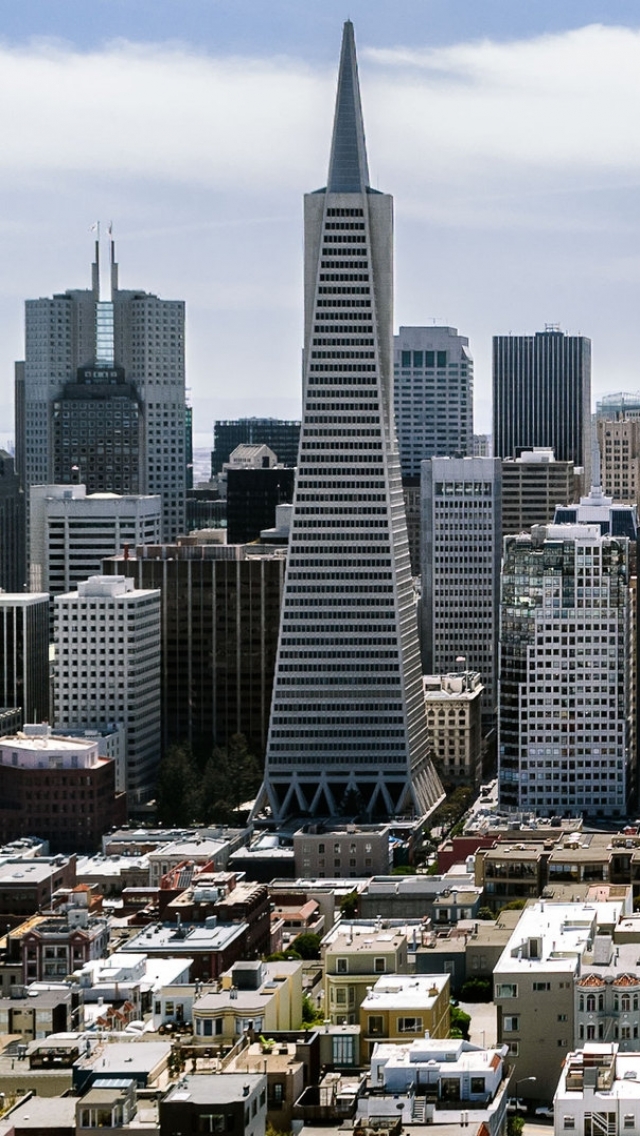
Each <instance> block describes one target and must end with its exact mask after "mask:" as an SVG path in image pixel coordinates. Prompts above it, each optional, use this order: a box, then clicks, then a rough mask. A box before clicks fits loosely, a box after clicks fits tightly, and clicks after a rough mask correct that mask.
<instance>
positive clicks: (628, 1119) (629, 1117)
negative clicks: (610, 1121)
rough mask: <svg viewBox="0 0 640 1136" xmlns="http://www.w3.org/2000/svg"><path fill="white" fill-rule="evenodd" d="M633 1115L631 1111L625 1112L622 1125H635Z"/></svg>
mask: <svg viewBox="0 0 640 1136" xmlns="http://www.w3.org/2000/svg"><path fill="white" fill-rule="evenodd" d="M635 1121H636V1118H635V1115H634V1113H633V1112H625V1114H624V1127H625V1128H633V1127H634V1126H635Z"/></svg>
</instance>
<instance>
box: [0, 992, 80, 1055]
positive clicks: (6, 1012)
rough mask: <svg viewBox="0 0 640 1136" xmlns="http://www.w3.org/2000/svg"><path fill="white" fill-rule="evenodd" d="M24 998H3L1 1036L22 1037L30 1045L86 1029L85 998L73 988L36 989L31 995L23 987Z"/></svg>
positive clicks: (0, 1007)
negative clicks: (42, 1039)
mask: <svg viewBox="0 0 640 1136" xmlns="http://www.w3.org/2000/svg"><path fill="white" fill-rule="evenodd" d="M17 992H18V991H17V990H16V991H15V992H14V994H15V993H17ZM20 994H21V997H15V996H12V997H10V998H0V1034H19V1035H20V1036H21V1037H22V1039H23V1041H25V1042H29V1041H35V1040H36V1039H40V1038H44V1037H48V1036H49V1034H52V1033H67V1032H68V1031H73V1032H75V1031H79V1030H81V1029H82V1028H83V1024H84V1016H83V1009H84V1007H83V1000H82V996H81V994H80V993H79V992H78V991H77V990H76V991H74V990H72V988H71V987H70V986H46V987H44V986H37V985H32V986H30V987H29V989H28V991H27V990H26V989H25V987H21V988H20Z"/></svg>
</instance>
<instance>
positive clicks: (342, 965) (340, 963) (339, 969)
mask: <svg viewBox="0 0 640 1136" xmlns="http://www.w3.org/2000/svg"><path fill="white" fill-rule="evenodd" d="M348 973H349V960H348V959H345V958H339V959H336V974H348Z"/></svg>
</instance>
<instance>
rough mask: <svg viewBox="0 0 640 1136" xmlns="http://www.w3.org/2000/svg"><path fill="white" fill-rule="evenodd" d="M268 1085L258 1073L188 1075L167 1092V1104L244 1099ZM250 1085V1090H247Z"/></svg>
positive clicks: (225, 1101)
mask: <svg viewBox="0 0 640 1136" xmlns="http://www.w3.org/2000/svg"><path fill="white" fill-rule="evenodd" d="M264 1085H266V1077H265V1076H264V1075H263V1074H258V1073H213V1074H207V1073H199V1074H198V1075H196V1076H186V1077H183V1078H182V1079H181V1081H180V1082H179V1084H177V1085H174V1087H173V1088H172V1089H171V1090H170V1091H169V1092H168V1093H167V1095H166V1097H165V1098H164V1103H165V1104H172V1103H173V1102H174V1101H193V1102H194V1103H195V1104H226V1103H228V1102H230V1101H242V1100H245V1099H246V1098H247V1096H252V1095H253V1094H254V1093H256V1092H257V1091H258V1089H260V1088H262V1087H263V1086H264ZM247 1086H248V1091H245V1090H246V1088H247Z"/></svg>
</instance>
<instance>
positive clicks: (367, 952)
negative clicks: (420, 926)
mask: <svg viewBox="0 0 640 1136" xmlns="http://www.w3.org/2000/svg"><path fill="white" fill-rule="evenodd" d="M408 970H409V964H408V959H407V936H406V935H405V934H404V933H403V932H402V931H401V930H400V929H399V928H394V930H393V931H392V932H391V933H389V932H388V931H383V930H382V928H379V929H377V930H376V929H374V928H373V927H369V928H366V927H365V928H363V929H360V928H356V930H355V933H354V929H353V927H351V929H350V930H344V931H341V932H338V933H337V934H336V935H335V937H334V938H333V939H332V941H331V943H330V944H329V945H328V946H327V947H326V948H325V951H324V1010H325V1016H326V1017H327V1018H330V1019H331V1022H332V1024H333V1025H341V1024H343V1023H344V1024H345V1025H352V1024H355V1023H357V1022H358V1021H359V1020H360V1019H359V1014H360V1007H361V1005H362V1003H363V1001H364V999H365V998H366V996H367V990H368V989H369V988H370V987H371V986H373V984H374V983H375V982H377V981H378V979H379V978H380V976H381V975H385V974H387V975H388V974H391V975H401V974H406V973H407V972H408Z"/></svg>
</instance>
